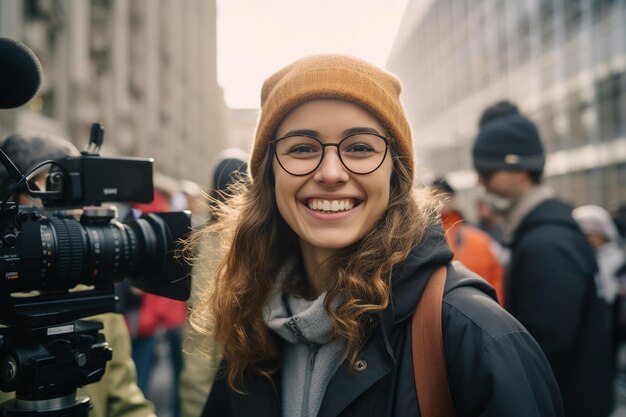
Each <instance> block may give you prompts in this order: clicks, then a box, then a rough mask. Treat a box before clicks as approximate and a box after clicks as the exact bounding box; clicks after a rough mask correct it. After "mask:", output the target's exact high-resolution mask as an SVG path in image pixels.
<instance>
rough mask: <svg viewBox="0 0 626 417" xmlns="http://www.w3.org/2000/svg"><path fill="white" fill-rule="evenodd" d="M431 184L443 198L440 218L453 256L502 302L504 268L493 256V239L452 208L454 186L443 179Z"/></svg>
mask: <svg viewBox="0 0 626 417" xmlns="http://www.w3.org/2000/svg"><path fill="white" fill-rule="evenodd" d="M432 187H433V188H434V190H435V192H436V193H438V194H440V195H441V196H442V197H443V199H444V206H443V207H442V209H441V221H442V223H443V229H444V231H445V234H446V240H447V242H448V245H449V246H450V249H452V252H454V259H455V260H458V261H460V262H461V263H463V264H464V265H465V266H466V267H467V268H468V269H469V270H470V271H472V272H475V273H477V274H478V275H480V276H481V277H483V278H484V279H485V280H486V281H487V282H489V283H490V284H491V286H492V287H493V288H494V289H495V290H496V294H497V295H498V302H499V303H500V305H504V268H503V267H502V265H501V264H500V261H499V260H498V258H497V256H496V249H495V248H496V247H497V246H496V245H497V242H495V241H494V240H493V239H492V238H491V237H490V236H489V235H488V234H487V233H485V232H483V231H482V230H480V229H479V228H477V227H475V226H472V225H471V224H469V223H467V222H466V221H465V218H464V217H463V215H462V214H461V213H460V212H459V210H457V209H456V208H455V207H454V189H453V188H452V187H451V186H450V184H448V182H447V181H446V179H445V178H437V179H435V180H434V181H433V183H432Z"/></svg>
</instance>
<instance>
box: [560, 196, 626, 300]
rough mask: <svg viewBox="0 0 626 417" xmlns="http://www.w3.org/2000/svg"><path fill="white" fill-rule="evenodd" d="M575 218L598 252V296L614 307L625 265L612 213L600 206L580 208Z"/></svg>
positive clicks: (625, 260) (625, 258)
mask: <svg viewBox="0 0 626 417" xmlns="http://www.w3.org/2000/svg"><path fill="white" fill-rule="evenodd" d="M572 216H573V217H574V220H576V222H577V223H578V225H579V226H580V228H581V230H582V231H583V233H584V234H585V237H586V238H587V240H588V241H589V243H590V244H591V246H593V248H594V250H595V252H596V259H597V261H598V268H599V271H598V275H597V278H598V279H597V280H596V285H597V286H598V294H599V295H600V296H601V297H602V298H603V299H604V301H605V302H606V303H607V304H608V305H609V306H611V307H613V306H614V305H615V300H616V298H617V295H618V293H619V287H620V283H619V281H618V277H617V272H618V271H619V270H620V269H621V268H622V267H623V266H624V263H625V262H626V254H625V253H624V250H623V248H622V241H621V237H620V235H619V233H618V232H617V227H615V224H614V223H613V220H612V219H611V215H610V214H609V212H608V211H606V210H605V209H604V208H602V207H600V206H594V205H586V206H580V207H577V208H575V209H574V210H573V211H572Z"/></svg>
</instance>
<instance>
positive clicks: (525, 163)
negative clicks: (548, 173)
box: [472, 113, 545, 172]
mask: <svg viewBox="0 0 626 417" xmlns="http://www.w3.org/2000/svg"><path fill="white" fill-rule="evenodd" d="M472 156H473V159H474V167H475V168H476V169H477V170H479V171H493V170H523V171H528V172H542V171H543V167H544V165H545V154H544V150H543V146H542V145H541V139H540V138H539V132H538V131H537V127H536V126H535V125H534V123H533V122H531V121H530V120H528V119H527V118H526V117H524V116H522V115H521V114H519V113H513V114H509V115H505V116H502V117H498V118H495V119H493V120H490V121H488V122H487V123H485V124H483V125H482V126H481V128H480V131H479V132H478V137H477V138H476V141H475V142H474V147H473V149H472Z"/></svg>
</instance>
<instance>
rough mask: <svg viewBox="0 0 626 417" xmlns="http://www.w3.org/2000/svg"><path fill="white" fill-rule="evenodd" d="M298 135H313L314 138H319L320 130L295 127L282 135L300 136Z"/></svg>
mask: <svg viewBox="0 0 626 417" xmlns="http://www.w3.org/2000/svg"><path fill="white" fill-rule="evenodd" d="M298 135H304V136H313V137H314V138H319V132H317V131H315V130H309V129H293V130H290V131H289V132H287V133H285V134H284V135H282V137H285V136H298Z"/></svg>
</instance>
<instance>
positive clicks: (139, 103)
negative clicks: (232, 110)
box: [0, 0, 228, 184]
mask: <svg viewBox="0 0 626 417" xmlns="http://www.w3.org/2000/svg"><path fill="white" fill-rule="evenodd" d="M0 36H4V37H9V38H13V39H16V40H19V41H21V42H23V43H25V44H26V45H28V46H29V47H30V48H31V49H33V51H34V52H35V54H36V55H37V56H38V57H39V59H40V61H41V64H42V67H43V71H44V80H43V84H42V87H41V90H40V94H39V95H38V96H37V97H35V98H34V99H33V100H32V101H31V102H30V103H29V104H28V106H24V107H23V108H20V109H17V110H10V111H3V112H0V134H2V135H4V134H6V133H8V132H10V131H14V130H37V131H44V132H49V133H55V134H58V135H60V136H63V137H65V138H67V139H69V140H70V141H72V142H73V143H75V144H76V145H77V146H78V147H79V149H83V147H84V145H86V143H87V141H88V136H89V130H90V126H91V124H92V123H93V122H94V121H100V122H102V124H103V125H104V129H105V141H104V146H103V148H102V154H103V155H108V156H115V155H123V156H139V157H151V158H154V169H155V171H156V172H159V173H161V174H164V175H167V176H170V177H173V178H181V179H182V178H186V179H190V180H194V181H198V182H200V183H201V184H206V181H207V178H208V176H209V174H208V173H207V172H205V171H206V170H207V169H208V168H207V166H208V164H207V161H208V160H210V159H211V158H212V157H213V156H214V155H215V154H217V153H218V152H219V151H220V150H221V149H223V148H225V147H227V146H228V144H227V143H226V139H225V138H226V135H225V133H224V132H225V131H226V128H225V113H226V107H225V105H224V100H223V94H222V90H221V88H220V87H219V86H218V84H217V63H216V59H217V58H216V57H217V54H216V4H215V0H184V1H168V0H115V1H112V0H58V1H48V0H28V1H15V0H0Z"/></svg>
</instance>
